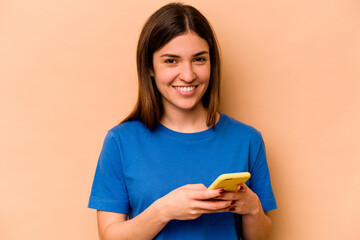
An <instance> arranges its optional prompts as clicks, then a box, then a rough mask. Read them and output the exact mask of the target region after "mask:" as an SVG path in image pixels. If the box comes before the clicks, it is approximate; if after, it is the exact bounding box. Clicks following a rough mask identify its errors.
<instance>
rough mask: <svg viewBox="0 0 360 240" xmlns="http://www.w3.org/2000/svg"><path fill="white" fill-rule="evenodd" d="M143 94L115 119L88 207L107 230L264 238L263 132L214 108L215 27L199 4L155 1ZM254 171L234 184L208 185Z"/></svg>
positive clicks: (142, 67) (143, 53)
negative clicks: (160, 4)
mask: <svg viewBox="0 0 360 240" xmlns="http://www.w3.org/2000/svg"><path fill="white" fill-rule="evenodd" d="M137 67H138V76H139V95H138V101H137V104H136V106H135V109H134V110H133V112H132V113H131V114H130V115H129V116H128V117H127V118H126V119H125V120H124V121H123V122H122V123H121V124H119V125H118V126H116V127H114V128H113V129H111V130H110V131H109V132H108V134H107V136H106V138H105V141H104V146H103V149H102V152H101V154H100V158H99V162H98V166H97V170H96V173H95V178H94V183H93V187H92V192H91V196H90V201H89V207H90V208H94V209H98V225H99V234H100V237H101V239H106V240H108V239H109V240H110V239H172V240H173V239H217V240H218V239H239V238H240V237H242V238H243V239H266V238H267V237H268V236H269V234H270V232H271V229H272V222H271V219H270V218H269V216H268V211H270V210H273V209H275V208H276V203H275V199H274V195H273V191H272V188H271V184H270V177H269V170H268V166H267V162H266V157H265V150H264V144H263V141H262V137H261V135H260V133H259V132H258V131H256V130H255V129H254V128H252V127H249V126H247V125H245V124H242V123H240V122H238V121H236V120H234V119H232V118H230V117H228V116H226V115H225V114H222V113H219V112H218V106H219V87H220V58H219V50H218V47H217V42H216V38H215V35H214V33H213V31H212V29H211V27H210V25H209V23H208V21H207V20H206V18H205V17H204V16H203V15H202V14H201V13H200V12H199V11H198V10H196V9H195V8H193V7H191V6H188V5H183V4H178V3H176V4H175V3H172V4H168V5H166V6H164V7H162V8H160V9H159V10H158V11H156V12H155V13H154V14H153V15H152V16H151V17H150V18H149V19H148V21H147V22H146V24H145V25H144V28H143V30H142V32H141V35H140V39H139V42H138V50H137ZM247 171H248V172H250V173H251V178H250V180H249V181H248V182H247V185H245V184H242V185H239V186H238V191H237V192H225V191H224V190H223V189H216V190H208V189H207V187H208V186H209V185H210V184H211V183H212V182H213V181H214V180H215V179H216V178H217V177H218V176H219V175H220V174H223V173H233V172H247Z"/></svg>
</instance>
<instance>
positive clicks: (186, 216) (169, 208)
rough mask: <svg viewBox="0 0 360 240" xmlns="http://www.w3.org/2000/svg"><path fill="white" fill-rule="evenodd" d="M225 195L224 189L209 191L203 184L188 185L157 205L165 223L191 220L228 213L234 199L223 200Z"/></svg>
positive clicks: (162, 199) (159, 200)
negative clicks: (206, 215)
mask: <svg viewBox="0 0 360 240" xmlns="http://www.w3.org/2000/svg"><path fill="white" fill-rule="evenodd" d="M223 195H225V191H224V190H223V189H215V190H208V189H207V188H206V187H205V186H204V185H203V184H188V185H185V186H182V187H179V188H177V189H175V190H173V191H172V192H170V193H168V194H167V195H165V196H164V197H162V198H160V199H158V200H157V201H156V202H155V204H156V205H157V207H158V209H159V213H160V214H161V216H163V218H164V220H165V221H170V220H172V219H177V220H190V219H196V218H198V217H200V216H201V215H202V214H204V213H213V212H228V211H229V209H230V208H231V207H232V205H231V202H232V199H222V196H223ZM229 197H230V196H229ZM217 199H222V200H221V201H219V200H217Z"/></svg>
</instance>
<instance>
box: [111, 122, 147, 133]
mask: <svg viewBox="0 0 360 240" xmlns="http://www.w3.org/2000/svg"><path fill="white" fill-rule="evenodd" d="M148 130H149V129H148V128H147V127H146V126H145V124H143V123H142V122H140V121H138V120H131V121H126V122H122V123H120V124H118V125H116V126H114V127H113V128H111V129H110V130H109V133H112V134H116V135H118V134H119V135H123V134H126V135H128V134H134V133H135V132H139V131H148Z"/></svg>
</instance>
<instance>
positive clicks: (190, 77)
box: [179, 63, 196, 82]
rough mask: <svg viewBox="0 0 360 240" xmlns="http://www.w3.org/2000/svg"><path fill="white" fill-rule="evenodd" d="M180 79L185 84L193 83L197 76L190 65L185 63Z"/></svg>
mask: <svg viewBox="0 0 360 240" xmlns="http://www.w3.org/2000/svg"><path fill="white" fill-rule="evenodd" d="M179 78H180V79H181V80H183V81H184V82H192V81H194V80H195V78H196V74H195V72H194V70H193V67H192V66H191V64H190V63H184V64H183V67H182V68H181V72H180V75H179Z"/></svg>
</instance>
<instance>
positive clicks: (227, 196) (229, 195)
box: [215, 192, 241, 200]
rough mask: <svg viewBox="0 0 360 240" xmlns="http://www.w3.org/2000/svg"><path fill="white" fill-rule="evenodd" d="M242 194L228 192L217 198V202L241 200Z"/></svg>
mask: <svg viewBox="0 0 360 240" xmlns="http://www.w3.org/2000/svg"><path fill="white" fill-rule="evenodd" d="M240 198H241V194H240V193H239V192H226V193H224V194H223V195H221V196H218V197H216V198H215V199H216V200H239V199H240Z"/></svg>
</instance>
